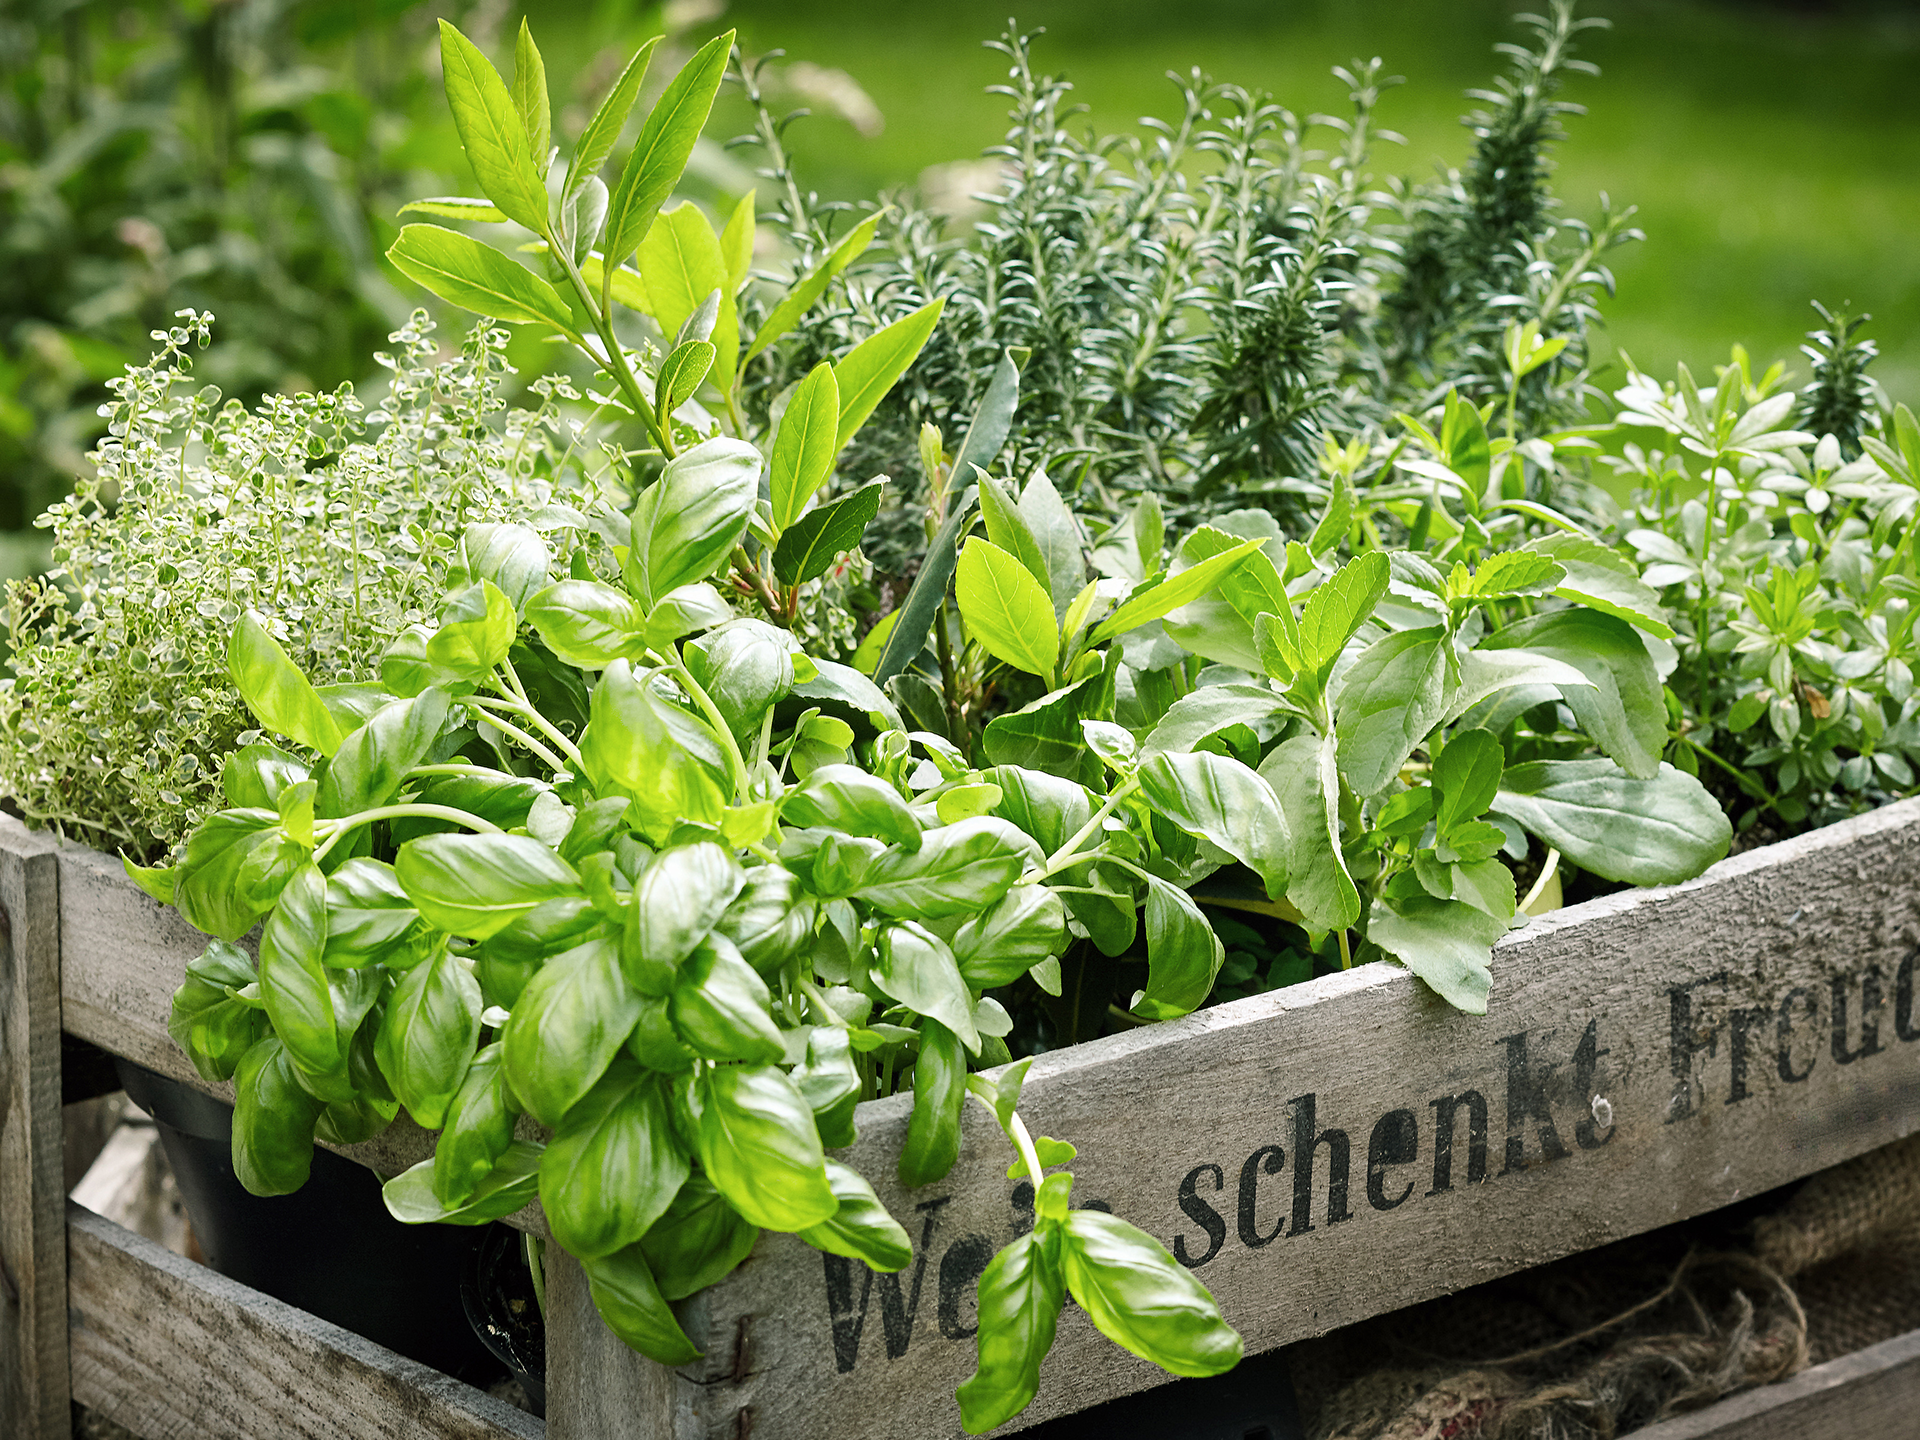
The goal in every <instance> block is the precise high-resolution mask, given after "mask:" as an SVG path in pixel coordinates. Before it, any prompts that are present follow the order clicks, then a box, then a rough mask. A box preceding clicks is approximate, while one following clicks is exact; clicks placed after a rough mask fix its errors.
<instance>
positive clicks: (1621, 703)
mask: <svg viewBox="0 0 1920 1440" xmlns="http://www.w3.org/2000/svg"><path fill="white" fill-rule="evenodd" d="M1500 650H1525V651H1527V652H1528V653H1529V654H1533V655H1545V656H1547V657H1549V658H1550V659H1554V660H1558V661H1560V662H1561V663H1562V664H1565V665H1570V666H1572V667H1573V668H1574V669H1576V670H1578V671H1579V672H1580V673H1581V675H1582V676H1583V677H1584V678H1585V679H1586V681H1587V682H1588V683H1587V684H1586V685H1581V686H1568V687H1567V688H1566V689H1564V690H1563V691H1561V698H1562V699H1563V700H1565V701H1566V704H1567V708H1568V709H1569V710H1571V711H1573V714H1574V718H1575V719H1576V720H1578V721H1579V722H1580V728H1581V729H1582V730H1584V731H1586V733H1587V734H1588V735H1590V736H1591V737H1592V738H1593V740H1594V741H1595V743H1597V744H1598V745H1599V746H1600V748H1601V749H1602V750H1604V751H1605V752H1606V753H1607V754H1608V756H1610V757H1611V758H1612V759H1613V761H1614V762H1615V763H1616V764H1617V765H1619V766H1620V768H1621V769H1623V770H1625V771H1626V772H1627V773H1628V774H1629V775H1632V776H1634V777H1636V778H1637V779H1641V780H1650V779H1652V778H1653V776H1654V775H1655V774H1656V773H1657V772H1658V770H1659V766H1660V752H1661V751H1662V750H1664V749H1665V748H1666V744H1667V707H1666V701H1665V698H1664V696H1663V693H1662V689H1661V684H1660V676H1659V673H1658V672H1657V671H1656V670H1655V669H1654V664H1653V657H1652V656H1651V655H1649V654H1648V653H1647V647H1646V642H1645V641H1643V640H1642V639H1641V638H1640V636H1639V634H1638V632H1636V631H1635V630H1634V628H1633V627H1632V626H1631V625H1629V624H1628V623H1627V622H1626V621H1624V620H1622V619H1620V618H1618V617H1617V616H1614V615H1608V614H1605V613H1603V612H1601V611H1598V610H1587V609H1581V608H1575V609H1571V610H1556V611H1553V612H1552V613H1551V614H1545V615H1529V616H1526V617H1524V618H1522V619H1520V620H1516V621H1515V622H1514V623H1513V624H1511V625H1509V626H1507V627H1506V628H1505V629H1504V630H1501V631H1500V632H1499V633H1498V634H1495V635H1490V636H1488V637H1487V638H1486V639H1485V640H1483V641H1481V642H1480V645H1479V647H1478V648H1477V650H1476V652H1475V653H1480V652H1482V651H1500Z"/></svg>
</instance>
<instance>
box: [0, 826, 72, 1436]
mask: <svg viewBox="0 0 1920 1440" xmlns="http://www.w3.org/2000/svg"><path fill="white" fill-rule="evenodd" d="M0 822H4V823H0V1434H4V1435H6V1436H7V1437H8V1440H15V1437H18V1440H63V1437H65V1436H66V1435H67V1434H69V1433H70V1427H71V1423H72V1422H71V1419H70V1406H69V1401H68V1393H67V1322H66V1302H67V1249H66V1221H65V1206H66V1165H65V1157H64V1153H63V1144H62V1126H61V1122H60V930H59V898H58V895H57V893H56V890H57V887H58V885H59V874H58V872H57V870H56V868H55V864H54V857H53V848H52V846H51V845H49V844H48V843H47V842H46V841H45V840H44V839H43V838H42V837H40V836H36V835H32V834H29V833H28V832H27V831H26V829H25V828H24V827H22V826H21V825H20V824H19V823H18V822H17V821H14V820H12V819H11V818H10V817H0Z"/></svg>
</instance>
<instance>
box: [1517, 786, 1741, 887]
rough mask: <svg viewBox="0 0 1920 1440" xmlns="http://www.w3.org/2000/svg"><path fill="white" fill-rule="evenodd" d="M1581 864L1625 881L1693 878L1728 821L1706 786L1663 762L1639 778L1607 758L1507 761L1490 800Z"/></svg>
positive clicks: (1719, 851) (1712, 855) (1727, 838)
mask: <svg viewBox="0 0 1920 1440" xmlns="http://www.w3.org/2000/svg"><path fill="white" fill-rule="evenodd" d="M1493 808H1494V810H1495V812H1496V813H1498V814H1501V815H1506V816H1510V817H1511V818H1513V819H1515V820H1518V821H1519V822H1520V823H1521V824H1522V825H1524V826H1525V827H1526V828H1527V829H1529V830H1531V831H1532V832H1533V833H1534V834H1536V835H1538V836H1540V838H1541V839H1543V840H1545V841H1546V842H1547V843H1548V844H1549V845H1552V846H1554V847H1555V848H1556V849H1558V850H1559V851H1560V852H1561V854H1563V855H1565V856H1566V857H1567V858H1568V859H1569V860H1571V861H1573V863H1574V864H1576V865H1578V866H1579V867H1580V868H1581V869H1583V870H1591V871H1592V872H1593V873H1594V874H1596V875H1599V876H1601V877H1602V878H1604V879H1607V880H1622V881H1625V882H1626V883H1628V884H1630V885H1672V884H1677V883H1678V882H1680V881H1682V880H1690V879H1692V878H1693V877H1694V876H1695V875H1698V874H1699V873H1700V872H1701V871H1702V870H1704V869H1706V868H1707V866H1709V865H1711V864H1712V863H1713V862H1714V861H1716V860H1718V859H1720V858H1722V857H1723V856H1724V855H1725V854H1726V853H1727V846H1728V845H1729V844H1730V843H1731V841H1732V839H1733V827H1732V824H1731V823H1730V822H1729V821H1728V819H1727V815H1726V812H1725V811H1724V810H1723V809H1721V807H1720V804H1719V802H1718V801H1716V800H1715V799H1714V798H1713V796H1712V795H1710V794H1709V793H1708V792H1707V790H1706V787H1705V786H1703V785H1702V784H1701V783H1700V782H1699V781H1698V780H1697V779H1695V778H1694V777H1693V776H1691V775H1689V774H1687V773H1686V772H1685V771H1682V770H1676V769H1674V768H1673V766H1671V765H1666V764H1663V765H1661V767H1660V770H1659V773H1658V774H1657V775H1656V776H1654V778H1653V779H1651V780H1638V779H1635V778H1634V777H1633V776H1631V775H1629V774H1627V773H1626V772H1625V771H1624V770H1622V769H1621V768H1620V767H1619V766H1617V765H1615V764H1614V763H1613V762H1612V761H1610V760H1536V761H1531V762H1529V763H1527V764H1524V765H1510V766H1508V767H1507V771H1506V774H1505V776H1504V777H1502V780H1501V785H1500V794H1499V796H1498V797H1497V798H1496V799H1495V800H1494V802H1493Z"/></svg>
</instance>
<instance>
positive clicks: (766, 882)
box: [714, 865, 815, 974]
mask: <svg viewBox="0 0 1920 1440" xmlns="http://www.w3.org/2000/svg"><path fill="white" fill-rule="evenodd" d="M814 914H815V907H814V902H813V901H812V900H810V899H808V898H806V897H804V896H803V895H802V894H801V893H800V882H799V881H798V880H797V879H796V878H795V877H794V875H793V874H792V873H791V872H790V871H788V870H787V869H785V868H784V867H783V866H779V865H759V866H756V867H755V868H753V869H751V870H749V871H747V875H746V882H745V884H744V885H742V886H741V889H740V893H739V894H738V895H737V896H735V897H734V901H733V903H732V904H731V905H729V906H728V907H727V910H726V913H725V914H723V915H722V916H721V917H720V919H719V921H718V922H717V923H716V924H715V925H714V930H715V932H716V933H718V934H721V935H724V936H726V937H727V939H729V940H731V941H733V943H734V945H735V946H736V947H738V949H739V951H740V955H741V958H742V959H744V960H745V961H746V962H747V963H748V964H749V965H751V966H753V968H754V969H755V970H758V971H760V972H761V973H762V974H766V973H767V972H768V971H770V970H772V969H774V968H775V967H776V966H778V965H779V964H780V963H781V962H782V961H783V960H785V959H786V958H787V957H788V956H789V955H791V954H793V952H794V951H795V950H797V949H799V948H800V945H801V943H802V942H803V941H805V940H806V938H807V937H808V936H809V935H811V934H812V933H813V919H814Z"/></svg>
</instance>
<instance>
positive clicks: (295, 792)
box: [276, 780, 320, 848]
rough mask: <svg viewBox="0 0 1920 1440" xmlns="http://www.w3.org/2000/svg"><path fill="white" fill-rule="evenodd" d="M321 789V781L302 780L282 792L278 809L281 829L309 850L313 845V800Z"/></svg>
mask: <svg viewBox="0 0 1920 1440" xmlns="http://www.w3.org/2000/svg"><path fill="white" fill-rule="evenodd" d="M319 789H320V782H319V781H317V780H301V781H299V782H297V783H296V784H293V785H289V786H288V787H287V788H286V789H285V790H282V791H281V792H280V800H279V803H278V805H277V807H276V809H277V811H278V813H279V816H280V828H281V829H282V830H284V831H286V833H287V838H288V839H289V840H291V841H293V843H294V844H296V845H301V846H306V847H308V848H311V847H312V845H313V798H314V796H315V795H316V794H317V793H318V792H319Z"/></svg>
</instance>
